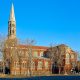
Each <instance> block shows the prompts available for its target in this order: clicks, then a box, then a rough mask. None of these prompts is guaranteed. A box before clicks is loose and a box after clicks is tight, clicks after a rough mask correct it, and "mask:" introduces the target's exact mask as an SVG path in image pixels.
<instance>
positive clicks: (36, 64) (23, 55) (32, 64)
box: [4, 4, 51, 75]
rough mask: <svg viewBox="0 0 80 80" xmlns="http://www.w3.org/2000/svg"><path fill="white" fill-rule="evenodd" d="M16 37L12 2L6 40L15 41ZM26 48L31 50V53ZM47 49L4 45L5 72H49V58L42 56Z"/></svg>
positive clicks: (22, 73)
mask: <svg viewBox="0 0 80 80" xmlns="http://www.w3.org/2000/svg"><path fill="white" fill-rule="evenodd" d="M16 39H17V38H16V19H15V14H14V6H13V4H12V8H11V12H10V18H9V21H8V40H10V41H11V42H12V41H13V40H14V41H15V42H17V40H16ZM10 44H11V43H10ZM9 47H10V48H9ZM28 49H30V50H31V53H29V50H28ZM47 49H48V47H44V46H31V47H29V46H26V45H21V44H19V45H17V46H14V45H13V46H10V45H9V46H6V49H5V54H4V61H6V62H5V69H6V74H12V75H20V74H21V75H27V74H38V73H39V74H42V73H47V72H51V61H50V59H49V58H45V57H43V56H44V54H45V51H46V50H47Z"/></svg>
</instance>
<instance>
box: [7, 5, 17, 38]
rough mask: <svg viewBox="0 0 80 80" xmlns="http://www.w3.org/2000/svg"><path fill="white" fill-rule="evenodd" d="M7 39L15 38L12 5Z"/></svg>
mask: <svg viewBox="0 0 80 80" xmlns="http://www.w3.org/2000/svg"><path fill="white" fill-rule="evenodd" d="M8 38H9V39H15V38H16V20H15V14H14V6H13V4H12V7H11V12H10V18H9V21H8Z"/></svg>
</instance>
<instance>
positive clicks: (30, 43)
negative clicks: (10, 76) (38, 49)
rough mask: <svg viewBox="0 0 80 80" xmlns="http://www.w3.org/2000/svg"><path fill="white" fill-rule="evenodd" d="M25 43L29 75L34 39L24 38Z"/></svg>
mask: <svg viewBox="0 0 80 80" xmlns="http://www.w3.org/2000/svg"><path fill="white" fill-rule="evenodd" d="M25 43H26V45H27V53H28V64H27V67H28V70H29V76H32V70H31V69H32V67H33V66H32V64H33V61H32V59H33V56H32V52H33V45H34V44H35V41H34V40H30V39H26V41H25Z"/></svg>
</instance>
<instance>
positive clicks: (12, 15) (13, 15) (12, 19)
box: [9, 3, 15, 21]
mask: <svg viewBox="0 0 80 80" xmlns="http://www.w3.org/2000/svg"><path fill="white" fill-rule="evenodd" d="M9 21H15V14H14V5H13V3H12V7H11V12H10V18H9Z"/></svg>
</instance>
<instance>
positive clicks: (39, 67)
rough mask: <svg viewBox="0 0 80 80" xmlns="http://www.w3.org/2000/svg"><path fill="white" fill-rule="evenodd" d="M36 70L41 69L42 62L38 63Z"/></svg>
mask: <svg viewBox="0 0 80 80" xmlns="http://www.w3.org/2000/svg"><path fill="white" fill-rule="evenodd" d="M38 69H42V61H39V62H38Z"/></svg>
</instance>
